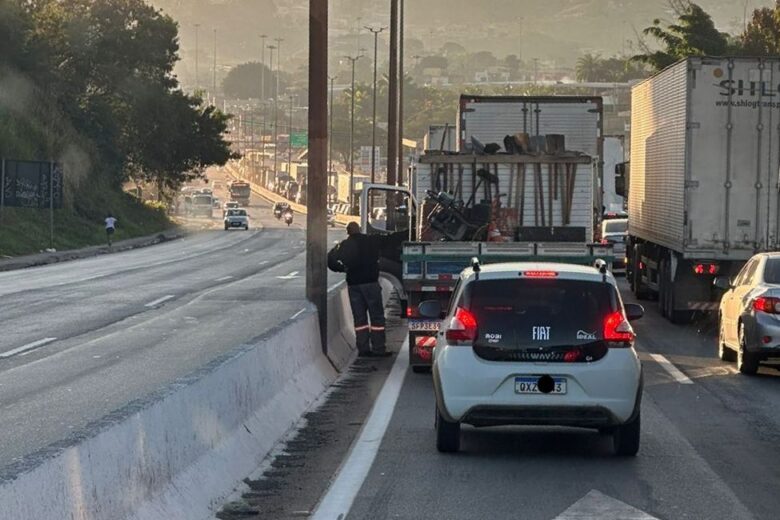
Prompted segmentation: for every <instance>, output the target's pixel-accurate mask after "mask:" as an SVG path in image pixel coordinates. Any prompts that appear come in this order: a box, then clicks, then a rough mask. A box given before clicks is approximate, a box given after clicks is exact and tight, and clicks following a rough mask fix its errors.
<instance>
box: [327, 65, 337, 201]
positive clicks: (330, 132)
mask: <svg viewBox="0 0 780 520" xmlns="http://www.w3.org/2000/svg"><path fill="white" fill-rule="evenodd" d="M328 79H329V80H330V114H329V117H330V128H329V130H328V186H330V175H331V172H332V171H333V108H334V107H333V82H334V81H336V76H328Z"/></svg>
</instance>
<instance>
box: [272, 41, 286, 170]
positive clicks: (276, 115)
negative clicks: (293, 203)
mask: <svg viewBox="0 0 780 520" xmlns="http://www.w3.org/2000/svg"><path fill="white" fill-rule="evenodd" d="M274 41H275V42H276V87H275V88H274V177H275V178H278V176H279V172H278V171H277V168H278V161H279V155H278V154H277V146H279V69H280V67H281V61H280V58H281V57H282V42H283V41H284V39H282V38H274Z"/></svg>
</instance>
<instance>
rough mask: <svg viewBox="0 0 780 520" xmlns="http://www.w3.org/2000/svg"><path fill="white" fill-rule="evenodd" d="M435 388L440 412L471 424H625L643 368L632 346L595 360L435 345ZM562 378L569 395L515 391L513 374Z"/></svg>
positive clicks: (635, 401) (636, 396) (637, 394)
mask: <svg viewBox="0 0 780 520" xmlns="http://www.w3.org/2000/svg"><path fill="white" fill-rule="evenodd" d="M433 375H434V389H435V392H436V399H437V403H438V404H439V409H440V410H441V412H442V414H443V415H444V416H445V418H447V419H448V420H451V421H453V422H465V423H468V424H475V425H481V426H485V425H490V426H496V425H501V424H506V425H510V424H515V425H523V424H527V425H538V424H544V425H561V426H583V427H604V426H612V425H617V424H623V423H625V422H626V421H628V420H629V419H631V418H632V417H633V416H634V414H635V412H636V410H637V409H638V408H637V407H638V402H639V399H640V397H641V391H642V382H641V381H642V367H641V364H640V362H639V359H638V358H637V356H636V353H635V352H634V350H633V349H612V350H610V351H609V353H608V354H607V355H606V356H605V357H604V358H603V359H601V360H599V361H596V362H593V363H515V362H502V361H485V360H483V359H481V358H479V357H477V356H476V354H474V351H473V349H472V348H470V347H449V346H445V347H443V348H441V349H440V348H438V347H437V349H436V352H435V356H434V363H433ZM542 375H550V376H552V377H564V378H566V381H567V393H566V394H562V395H557V394H517V393H515V377H516V376H540V377H541V376H542Z"/></svg>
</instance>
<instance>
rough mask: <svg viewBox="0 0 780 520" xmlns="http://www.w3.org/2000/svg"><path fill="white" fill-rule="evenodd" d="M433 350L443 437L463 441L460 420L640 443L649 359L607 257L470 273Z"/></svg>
mask: <svg viewBox="0 0 780 520" xmlns="http://www.w3.org/2000/svg"><path fill="white" fill-rule="evenodd" d="M420 312H421V313H424V315H427V316H429V317H434V316H436V317H441V316H442V313H443V312H446V317H445V319H444V321H443V323H442V327H441V330H440V332H439V335H438V337H437V344H436V348H435V350H434V358H433V381H434V388H435V393H436V441H437V448H438V449H439V451H442V452H455V451H458V450H459V449H460V425H461V423H465V424H470V425H472V426H476V427H483V426H504V425H550V426H574V427H583V428H593V429H598V430H599V431H601V432H604V433H610V434H611V435H612V437H613V444H614V448H615V452H616V453H617V454H618V455H630V456H631V455H636V453H637V451H638V450H639V435H640V400H641V396H642V367H641V364H640V362H639V359H638V357H637V354H636V351H635V350H634V339H635V336H634V331H633V329H632V328H631V326H630V325H629V321H630V320H635V319H639V318H641V317H642V315H643V314H644V309H643V308H642V307H641V306H639V305H634V304H627V305H623V303H622V301H621V299H620V294H619V292H618V290H617V285H616V283H615V279H614V278H613V276H612V275H611V274H610V273H609V272H608V271H607V269H606V266H605V265H602V266H599V267H598V268H595V267H585V266H578V265H569V264H555V263H511V264H492V265H485V266H480V265H479V263H478V262H476V261H475V262H474V265H473V267H471V268H468V269H466V270H465V271H463V273H462V274H461V276H460V279H459V282H458V284H457V287H456V288H455V290H454V292H453V296H452V299H451V301H450V308H449V309H448V310H446V311H443V310H442V309H440V308H439V304H438V302H436V301H430V302H423V303H422V304H421V305H420Z"/></svg>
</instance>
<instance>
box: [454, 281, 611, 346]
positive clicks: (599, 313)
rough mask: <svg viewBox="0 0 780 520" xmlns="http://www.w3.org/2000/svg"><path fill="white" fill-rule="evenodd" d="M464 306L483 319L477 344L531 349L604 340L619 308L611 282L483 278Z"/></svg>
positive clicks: (467, 292)
mask: <svg viewBox="0 0 780 520" xmlns="http://www.w3.org/2000/svg"><path fill="white" fill-rule="evenodd" d="M463 305H464V306H466V308H468V309H469V310H470V311H471V312H472V313H473V314H474V316H475V318H476V320H477V334H478V336H477V340H476V341H475V346H479V345H482V346H486V347H493V348H508V349H527V348H534V349H538V348H539V347H564V346H571V345H584V344H587V343H593V342H599V341H602V340H603V337H604V320H605V318H606V317H607V316H608V315H609V314H610V313H612V312H614V311H615V310H617V309H618V303H617V296H616V294H615V289H614V288H613V286H612V285H611V284H608V283H604V282H600V281H599V282H595V281H593V282H589V281H581V280H562V279H515V280H483V281H475V282H472V283H471V284H469V286H468V287H467V288H466V290H465V291H464V299H463Z"/></svg>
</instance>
